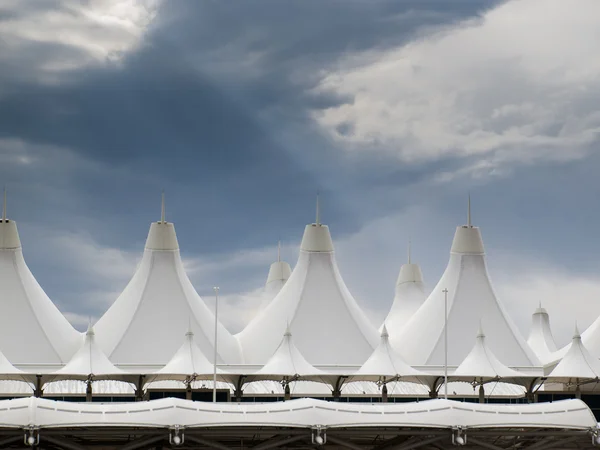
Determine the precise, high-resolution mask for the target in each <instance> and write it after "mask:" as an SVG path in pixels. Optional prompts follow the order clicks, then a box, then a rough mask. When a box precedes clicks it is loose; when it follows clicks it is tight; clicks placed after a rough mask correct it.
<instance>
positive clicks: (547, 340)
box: [527, 303, 557, 362]
mask: <svg viewBox="0 0 600 450" xmlns="http://www.w3.org/2000/svg"><path fill="white" fill-rule="evenodd" d="M527 345H529V347H530V348H531V349H532V350H533V351H534V352H535V354H536V355H537V357H538V358H539V359H540V361H543V362H547V361H549V360H550V359H552V353H554V352H555V351H556V350H557V348H556V343H555V342H554V336H552V329H551V328H550V316H549V315H548V312H547V311H546V310H545V309H544V308H542V305H541V303H540V306H539V307H538V308H537V309H536V310H535V312H534V313H533V315H532V316H531V330H530V331H529V337H528V338H527Z"/></svg>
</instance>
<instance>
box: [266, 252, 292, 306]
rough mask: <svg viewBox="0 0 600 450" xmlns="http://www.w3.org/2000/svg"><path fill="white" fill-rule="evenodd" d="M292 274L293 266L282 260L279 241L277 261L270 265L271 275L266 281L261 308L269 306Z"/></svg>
mask: <svg viewBox="0 0 600 450" xmlns="http://www.w3.org/2000/svg"><path fill="white" fill-rule="evenodd" d="M291 274H292V268H291V267H290V265H289V264H288V263H287V262H285V261H282V260H281V243H280V242H278V243H277V261H275V262H274V263H273V264H271V267H269V275H268V276H267V282H266V283H265V289H264V292H263V301H262V303H261V305H260V308H259V310H263V309H265V308H266V307H267V305H268V304H269V303H271V300H273V299H274V298H275V296H276V295H277V294H279V291H280V290H281V288H282V287H283V285H284V284H285V283H286V281H287V280H288V278H289V277H290V275H291Z"/></svg>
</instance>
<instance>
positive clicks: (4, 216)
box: [2, 186, 6, 222]
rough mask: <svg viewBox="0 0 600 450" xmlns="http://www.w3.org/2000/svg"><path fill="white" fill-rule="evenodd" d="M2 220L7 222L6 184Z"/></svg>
mask: <svg viewBox="0 0 600 450" xmlns="http://www.w3.org/2000/svg"><path fill="white" fill-rule="evenodd" d="M2 222H6V186H4V203H2Z"/></svg>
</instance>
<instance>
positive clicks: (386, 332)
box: [381, 323, 390, 338]
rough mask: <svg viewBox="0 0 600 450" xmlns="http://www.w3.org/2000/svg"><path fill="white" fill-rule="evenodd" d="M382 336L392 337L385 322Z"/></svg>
mask: <svg viewBox="0 0 600 450" xmlns="http://www.w3.org/2000/svg"><path fill="white" fill-rule="evenodd" d="M381 337H382V338H388V337H390V335H389V333H388V330H387V326H386V325H385V323H384V324H383V326H382V327H381Z"/></svg>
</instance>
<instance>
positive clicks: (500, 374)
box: [452, 325, 541, 382]
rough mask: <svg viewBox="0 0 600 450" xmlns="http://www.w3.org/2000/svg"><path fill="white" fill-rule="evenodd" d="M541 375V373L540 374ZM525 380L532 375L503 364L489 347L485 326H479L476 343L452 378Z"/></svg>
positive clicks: (482, 380) (468, 379)
mask: <svg viewBox="0 0 600 450" xmlns="http://www.w3.org/2000/svg"><path fill="white" fill-rule="evenodd" d="M540 376H541V374H540ZM500 378H501V379H508V380H511V379H512V380H518V379H521V380H524V379H526V378H532V376H531V375H528V374H524V373H521V372H518V371H516V370H514V369H511V368H510V367H508V366H506V365H505V364H503V363H502V362H501V361H500V360H499V359H498V358H497V357H496V355H494V352H493V351H492V350H491V349H490V348H489V347H488V345H487V342H486V338H485V334H484V332H483V327H481V325H480V327H479V331H478V332H477V337H476V338H475V345H474V346H473V348H472V350H471V351H470V352H469V354H468V355H467V357H466V358H465V359H464V360H463V362H461V363H460V365H459V366H458V367H457V368H456V370H455V371H454V373H453V374H452V379H453V380H456V379H462V380H465V381H472V380H477V381H480V382H484V381H489V380H494V379H500Z"/></svg>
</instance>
